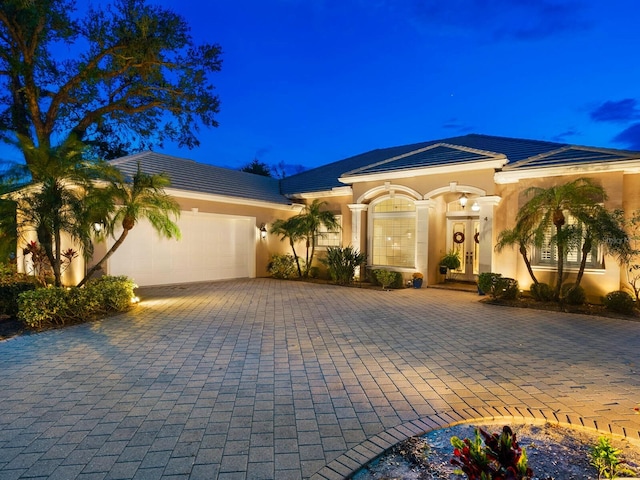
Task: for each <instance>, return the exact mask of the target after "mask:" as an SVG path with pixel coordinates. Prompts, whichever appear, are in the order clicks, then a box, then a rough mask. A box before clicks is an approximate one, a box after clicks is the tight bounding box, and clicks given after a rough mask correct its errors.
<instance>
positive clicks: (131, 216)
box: [78, 165, 180, 287]
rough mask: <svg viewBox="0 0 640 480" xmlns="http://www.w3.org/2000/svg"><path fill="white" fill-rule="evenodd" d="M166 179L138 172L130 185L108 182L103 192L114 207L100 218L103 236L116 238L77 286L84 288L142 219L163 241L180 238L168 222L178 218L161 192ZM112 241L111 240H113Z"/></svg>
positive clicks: (173, 203)
mask: <svg viewBox="0 0 640 480" xmlns="http://www.w3.org/2000/svg"><path fill="white" fill-rule="evenodd" d="M169 184H170V180H169V177H168V176H167V175H166V174H162V173H157V174H153V175H148V174H146V173H144V172H142V170H141V169H140V165H138V170H137V172H136V173H135V175H134V176H133V178H132V180H131V183H126V182H112V184H111V185H110V186H109V187H105V189H104V191H105V192H108V197H109V198H111V199H113V200H114V201H115V202H116V203H117V204H118V206H117V208H116V209H115V213H113V214H112V215H110V216H109V217H107V218H104V219H103V221H104V222H105V224H104V225H105V233H107V234H110V235H114V234H115V233H117V232H120V233H119V236H118V238H117V239H116V241H115V242H114V243H113V245H112V246H111V248H110V249H109V250H108V251H107V253H105V255H104V256H103V257H102V258H101V259H100V260H99V261H98V262H97V263H96V264H95V265H93V266H92V267H91V268H90V269H89V270H87V273H86V275H85V277H84V278H83V279H82V281H81V282H80V283H79V284H78V286H79V287H80V286H82V285H84V284H85V283H86V282H87V280H88V279H89V278H91V276H92V275H93V274H94V273H95V272H96V271H97V270H99V269H100V268H101V267H102V264H103V263H104V262H105V261H107V260H108V259H109V258H110V257H111V255H113V254H114V253H115V251H116V250H118V248H119V247H120V246H121V245H122V243H123V242H124V240H125V239H126V238H127V235H129V232H130V231H131V230H132V229H133V227H135V226H136V224H137V223H138V222H139V221H140V220H143V219H146V220H148V221H149V223H150V224H151V226H152V227H153V228H154V230H155V231H156V232H157V233H158V234H160V235H162V236H163V237H165V238H178V239H179V238H180V228H179V227H178V225H177V224H176V223H175V221H174V220H172V217H173V218H174V219H176V220H177V218H178V217H179V215H180V205H179V204H178V202H176V201H175V199H173V197H171V196H169V195H168V194H167V193H165V191H164V189H165V187H167V186H169ZM114 238H115V237H114Z"/></svg>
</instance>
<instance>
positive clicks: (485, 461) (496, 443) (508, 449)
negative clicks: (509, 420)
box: [451, 426, 533, 480]
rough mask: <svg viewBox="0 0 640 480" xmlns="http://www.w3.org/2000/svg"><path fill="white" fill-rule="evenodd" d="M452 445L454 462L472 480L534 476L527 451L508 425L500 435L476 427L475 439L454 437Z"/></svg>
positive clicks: (513, 479) (518, 478)
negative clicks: (519, 443) (520, 444)
mask: <svg viewBox="0 0 640 480" xmlns="http://www.w3.org/2000/svg"><path fill="white" fill-rule="evenodd" d="M483 440H484V445H483ZM451 445H452V446H453V448H454V450H453V456H454V458H453V459H451V464H452V465H456V466H457V467H459V468H460V470H461V471H462V473H464V474H465V475H466V476H467V478H468V479H469V480H507V479H508V480H520V479H529V478H531V477H532V476H533V471H532V470H531V469H530V468H529V466H528V462H527V455H526V452H525V450H524V449H523V448H520V446H519V445H518V442H517V441H516V435H515V434H514V433H513V431H512V430H511V428H509V427H508V426H504V427H503V429H502V433H500V434H499V435H498V434H497V433H494V434H492V435H489V434H488V433H487V432H485V431H484V430H482V429H481V428H476V429H475V437H474V438H473V439H468V438H465V439H464V440H460V439H459V438H458V437H451Z"/></svg>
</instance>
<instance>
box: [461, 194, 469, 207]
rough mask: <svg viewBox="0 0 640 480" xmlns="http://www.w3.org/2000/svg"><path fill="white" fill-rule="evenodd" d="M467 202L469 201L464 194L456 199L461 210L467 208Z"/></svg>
mask: <svg viewBox="0 0 640 480" xmlns="http://www.w3.org/2000/svg"><path fill="white" fill-rule="evenodd" d="M467 200H469V199H468V198H467V194H466V193H463V194H462V195H460V198H459V199H458V202H460V206H461V207H462V208H464V207H466V206H467Z"/></svg>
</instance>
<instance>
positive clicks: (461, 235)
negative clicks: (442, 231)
mask: <svg viewBox="0 0 640 480" xmlns="http://www.w3.org/2000/svg"><path fill="white" fill-rule="evenodd" d="M453 241H454V242H456V243H462V242H464V233H462V232H456V233H454V234H453Z"/></svg>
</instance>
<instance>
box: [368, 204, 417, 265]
mask: <svg viewBox="0 0 640 480" xmlns="http://www.w3.org/2000/svg"><path fill="white" fill-rule="evenodd" d="M415 237H416V207H415V203H414V202H413V200H411V199H409V198H405V197H392V198H387V199H385V200H383V201H381V202H378V203H377V204H375V206H374V207H373V211H372V236H371V238H372V247H371V252H372V257H371V260H372V262H373V264H374V265H380V266H394V267H413V266H414V264H415V252H416V240H415Z"/></svg>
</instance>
